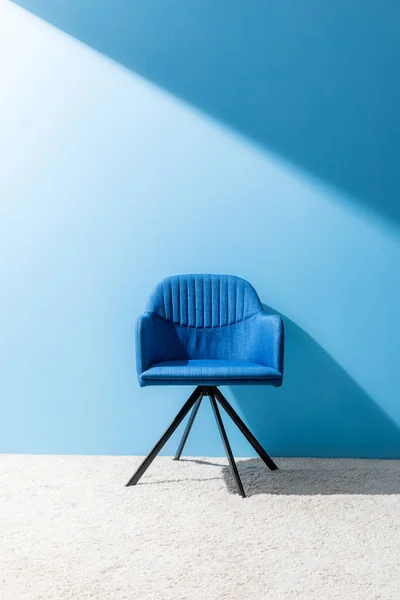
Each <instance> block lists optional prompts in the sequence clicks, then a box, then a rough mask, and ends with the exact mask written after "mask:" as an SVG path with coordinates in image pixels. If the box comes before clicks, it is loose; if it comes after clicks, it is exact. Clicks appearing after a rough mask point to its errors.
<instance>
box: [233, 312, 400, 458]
mask: <svg viewBox="0 0 400 600" xmlns="http://www.w3.org/2000/svg"><path fill="white" fill-rule="evenodd" d="M263 306H264V310H265V311H266V312H267V313H275V314H276V311H274V310H273V309H271V308H270V307H269V306H266V305H263ZM283 319H284V326H285V366H284V368H285V371H284V383H283V385H282V387H281V388H278V389H276V390H275V389H274V388H270V387H262V386H257V387H254V388H253V387H252V388H251V394H250V393H249V388H246V387H245V386H242V387H240V386H237V387H234V388H232V394H233V396H234V397H235V399H236V403H237V405H238V406H239V408H240V412H241V414H242V415H243V417H244V420H245V421H246V423H247V424H248V425H249V427H250V429H251V430H252V432H253V433H254V435H255V436H256V437H257V438H258V439H259V440H260V442H261V443H262V445H263V446H264V447H265V449H266V450H267V452H268V453H269V454H271V455H272V456H276V455H277V452H276V448H278V447H279V448H285V456H311V457H312V456H314V457H317V456H331V457H353V458H364V457H365V458H395V457H397V458H400V430H399V429H398V427H397V426H396V424H395V423H394V422H393V421H392V420H391V419H390V418H389V417H388V416H387V415H386V414H385V413H384V412H383V411H382V410H381V409H380V408H379V407H378V406H377V405H376V404H375V402H373V400H372V399H371V398H370V397H369V396H368V395H367V394H366V393H365V392H364V391H363V390H362V389H361V388H360V387H359V385H358V384H357V383H356V382H355V381H354V380H353V379H352V378H351V377H350V376H349V375H348V373H346V371H344V369H343V368H342V367H341V366H340V365H339V364H338V363H337V362H336V361H334V360H333V359H332V358H331V356H329V354H328V353H327V352H326V351H325V350H324V349H323V348H321V346H320V345H319V344H317V342H316V341H315V340H313V339H312V338H311V337H310V336H309V335H308V334H307V333H306V332H305V331H304V330H303V329H301V328H300V327H298V326H297V325H296V324H295V323H293V321H291V320H290V319H288V318H286V317H284V316H283Z"/></svg>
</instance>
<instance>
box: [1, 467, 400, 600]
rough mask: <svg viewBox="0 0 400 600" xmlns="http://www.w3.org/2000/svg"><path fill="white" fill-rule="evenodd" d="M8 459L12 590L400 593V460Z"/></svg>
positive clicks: (6, 587) (182, 599)
mask: <svg viewBox="0 0 400 600" xmlns="http://www.w3.org/2000/svg"><path fill="white" fill-rule="evenodd" d="M139 461H140V459H139V458H137V457H82V456H1V457H0V481H1V487H0V589H1V592H0V597H1V600H39V599H40V600H59V599H60V600H61V599H62V600H72V599H74V600H75V599H78V600H87V599H95V600H125V599H129V600H136V599H138V600H150V599H151V600H189V599H190V600H225V599H226V600H236V599H238V600H239V599H240V600H248V599H255V600H264V599H267V600H270V599H271V600H275V599H276V600H280V599H284V600H292V599H293V600H294V599H296V600H303V599H304V600H317V599H318V600H331V599H333V598H335V599H338V600H339V599H340V600H346V599H351V600H358V599H360V600H372V599H378V598H379V599H380V600H382V599H389V598H390V599H396V600H397V599H398V598H400V461H364V460H321V459H277V463H278V465H279V467H280V470H279V471H276V472H273V473H271V472H269V471H268V470H267V469H266V467H265V466H264V465H263V464H262V463H261V462H260V461H259V460H257V459H244V460H242V461H240V462H239V470H240V473H241V475H242V478H243V483H244V486H245V489H246V491H247V492H248V495H249V496H248V498H246V499H242V498H240V497H239V496H238V495H237V494H236V493H235V489H234V485H233V481H232V479H231V476H230V472H229V470H228V468H227V465H226V461H225V460H223V459H184V460H182V461H181V462H174V461H173V460H172V459H170V458H158V459H156V461H155V462H154V463H153V465H152V466H151V468H150V469H149V471H148V472H147V473H146V475H145V476H144V477H143V479H142V481H141V482H140V483H139V484H138V485H137V486H136V487H131V488H126V487H124V483H125V482H126V480H127V479H128V478H129V477H130V475H131V474H132V472H133V471H134V469H135V467H136V466H137V465H138V463H139Z"/></svg>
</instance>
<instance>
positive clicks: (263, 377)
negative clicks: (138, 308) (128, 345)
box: [136, 275, 283, 386]
mask: <svg viewBox="0 0 400 600" xmlns="http://www.w3.org/2000/svg"><path fill="white" fill-rule="evenodd" d="M136 352H137V371H138V377H139V383H140V385H141V386H146V385H202V384H203V385H223V384H225V385H228V384H240V385H243V384H246V385H249V384H258V385H259V384H270V385H275V386H279V385H281V384H282V378H283V325H282V320H281V318H280V317H279V316H277V315H267V314H266V313H265V312H264V311H263V309H262V305H261V303H260V300H259V298H258V296H257V293H256V292H255V290H254V288H253V287H252V286H251V285H250V284H249V283H248V282H247V281H245V280H244V279H240V278H239V277H234V276H232V275H177V276H174V277H168V278H167V279H164V280H163V281H161V282H160V283H159V284H158V285H157V286H156V288H155V289H154V291H153V293H152V294H151V296H150V298H149V301H148V303H147V307H146V312H145V313H144V314H143V315H141V316H140V317H139V319H138V323H137V330H136Z"/></svg>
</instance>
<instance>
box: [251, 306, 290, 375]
mask: <svg viewBox="0 0 400 600" xmlns="http://www.w3.org/2000/svg"><path fill="white" fill-rule="evenodd" d="M283 354H284V329H283V321H282V318H281V317H280V316H279V315H268V314H267V313H264V312H261V313H259V314H258V315H257V316H256V318H255V319H254V322H253V335H252V350H251V359H252V360H253V361H254V362H257V363H259V364H262V365H266V366H268V367H272V368H273V369H276V370H277V371H279V372H280V373H281V374H282V375H283Z"/></svg>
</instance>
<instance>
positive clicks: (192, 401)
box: [126, 387, 201, 486]
mask: <svg viewBox="0 0 400 600" xmlns="http://www.w3.org/2000/svg"><path fill="white" fill-rule="evenodd" d="M200 394H201V390H200V387H197V388H196V389H195V390H194V392H193V394H192V395H191V396H190V398H189V399H188V400H187V401H186V402H185V404H184V405H183V406H182V408H181V410H180V411H179V412H178V414H177V415H176V417H175V419H174V420H173V421H172V423H171V425H170V426H169V427H168V429H167V430H166V432H165V433H164V435H163V436H161V438H160V439H159V440H158V442H157V444H156V445H155V446H154V448H153V450H152V451H151V452H150V454H149V455H148V456H147V457H146V458H145V459H144V461H143V462H142V464H141V465H140V467H139V468H138V470H137V471H136V472H135V473H134V474H133V475H132V477H131V478H130V480H129V481H128V483H127V484H126V486H130V485H136V483H137V482H138V481H139V479H140V478H141V476H142V475H143V473H144V472H145V471H146V470H147V469H148V467H149V466H150V465H151V463H152V462H153V460H154V459H155V457H156V456H157V454H158V453H159V452H160V450H161V449H162V447H163V446H164V445H165V444H166V443H167V441H168V440H169V438H170V437H171V435H172V434H173V433H174V431H175V429H176V428H177V427H178V426H179V425H180V424H181V422H182V421H183V419H184V418H185V417H186V415H187V414H188V412H189V411H190V409H191V408H192V406H193V405H194V404H195V403H196V402H197V400H198V399H199V396H200Z"/></svg>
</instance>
